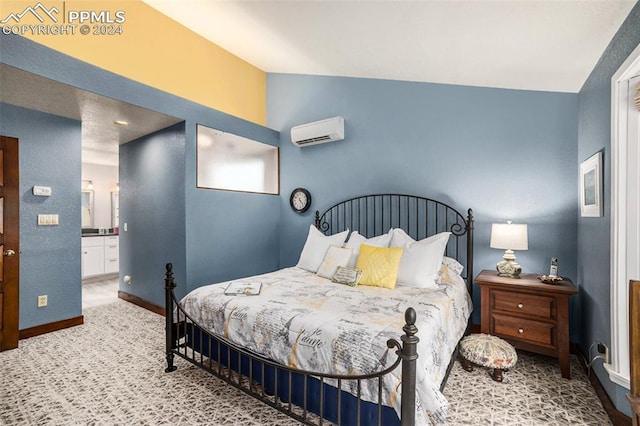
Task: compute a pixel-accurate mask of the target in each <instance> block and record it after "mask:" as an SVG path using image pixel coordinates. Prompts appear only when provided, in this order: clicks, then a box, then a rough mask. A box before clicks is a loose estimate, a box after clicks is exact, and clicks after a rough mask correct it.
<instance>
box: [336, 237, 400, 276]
mask: <svg viewBox="0 0 640 426" xmlns="http://www.w3.org/2000/svg"><path fill="white" fill-rule="evenodd" d="M389 242H391V229H390V230H389V232H387V233H386V234H382V235H379V236H377V237H373V238H365V237H363V236H362V235H360V234H359V233H358V231H353V232H352V233H351V236H350V237H349V241H347V244H345V245H344V246H345V247H348V248H351V249H353V254H352V255H351V260H349V265H348V267H349V268H351V269H353V268H355V267H356V262H357V261H358V255H359V254H360V245H362V244H366V245H368V246H374V247H389Z"/></svg>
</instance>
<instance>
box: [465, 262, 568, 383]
mask: <svg viewBox="0 0 640 426" xmlns="http://www.w3.org/2000/svg"><path fill="white" fill-rule="evenodd" d="M475 283H476V284H478V285H479V286H480V287H481V290H482V291H481V297H482V299H481V302H482V306H481V317H482V318H481V331H482V333H486V334H491V335H494V336H498V337H501V338H503V339H505V340H506V341H508V342H509V343H511V344H512V345H513V346H514V347H516V348H518V349H524V350H526V351H530V352H535V353H539V354H543V355H549V356H553V357H556V358H558V359H559V361H560V371H561V372H562V377H564V378H566V379H570V378H571V372H570V370H569V298H570V297H571V296H573V295H574V294H577V293H578V290H576V288H575V287H574V286H573V283H572V282H571V280H568V279H564V280H562V281H560V282H559V283H557V284H545V283H543V282H541V281H540V280H539V279H538V278H537V275H536V274H522V275H521V276H520V278H505V277H499V276H498V273H497V272H496V271H487V270H485V271H482V272H480V274H479V275H478V276H477V277H476V279H475Z"/></svg>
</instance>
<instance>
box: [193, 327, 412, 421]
mask: <svg viewBox="0 0 640 426" xmlns="http://www.w3.org/2000/svg"><path fill="white" fill-rule="evenodd" d="M186 331H187V333H186V345H187V346H188V347H190V348H192V349H193V350H194V351H196V352H198V353H200V354H202V355H203V356H205V357H207V358H209V359H211V360H213V361H216V362H218V363H219V364H221V365H222V366H225V367H227V368H229V369H231V370H233V371H236V372H238V373H240V374H241V375H243V376H245V377H250V378H251V380H253V381H255V382H257V383H259V384H261V385H262V387H263V389H264V392H265V393H266V394H267V395H277V397H278V398H279V399H280V401H282V403H283V404H287V403H289V402H291V403H292V404H294V405H296V406H298V407H300V408H301V409H303V410H304V409H306V411H308V412H310V413H314V414H316V415H318V416H321V417H322V418H323V419H325V420H328V421H330V422H332V423H334V424H338V425H341V426H361V425H367V426H368V425H377V424H380V425H384V426H396V425H398V426H399V425H400V420H399V419H398V415H397V414H396V412H395V410H394V409H393V408H391V407H388V406H382V407H381V410H379V407H378V405H377V404H374V403H371V402H367V401H360V402H358V399H357V398H356V397H355V396H353V395H351V394H350V393H348V392H345V391H341V392H340V397H339V399H338V389H337V388H335V387H333V386H330V385H328V384H326V383H321V381H320V380H319V379H316V378H315V377H309V376H307V377H306V392H307V397H306V404H305V398H304V388H305V376H303V375H301V374H297V373H291V372H289V371H286V370H283V369H280V368H276V367H273V366H271V365H265V364H263V363H262V362H261V361H259V360H250V359H249V357H248V356H246V355H241V354H239V353H238V352H237V351H236V350H234V349H232V348H230V347H229V346H227V345H225V344H224V343H220V344H219V345H218V343H215V342H214V343H212V344H211V345H210V344H209V336H208V335H207V334H206V333H203V332H201V331H200V330H199V329H198V327H197V326H194V325H193V324H188V325H187V330H186ZM194 335H195V338H194ZM209 352H211V353H209ZM238 360H240V362H238ZM263 367H264V368H263ZM214 369H215V368H214ZM263 370H264V371H263ZM374 380H377V379H374ZM321 389H323V392H321V391H320V390H321ZM321 394H322V398H321ZM321 400H322V403H321ZM338 401H339V403H338ZM358 403H359V404H360V422H359V423H358V418H357V412H358V410H357V407H358ZM338 416H339V417H340V419H339V420H338Z"/></svg>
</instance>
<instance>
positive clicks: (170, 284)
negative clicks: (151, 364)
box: [164, 263, 178, 373]
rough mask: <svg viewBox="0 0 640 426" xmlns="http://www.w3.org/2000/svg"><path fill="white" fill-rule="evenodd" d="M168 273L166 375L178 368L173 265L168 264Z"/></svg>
mask: <svg viewBox="0 0 640 426" xmlns="http://www.w3.org/2000/svg"><path fill="white" fill-rule="evenodd" d="M166 270H167V272H166V273H165V276H164V317H165V337H166V350H167V356H166V358H167V368H165V369H164V372H165V373H170V372H172V371H175V370H176V369H177V368H178V367H176V366H175V365H173V357H174V355H173V347H174V340H175V338H174V329H173V289H174V288H176V283H175V281H174V280H173V265H172V264H171V263H167V265H166Z"/></svg>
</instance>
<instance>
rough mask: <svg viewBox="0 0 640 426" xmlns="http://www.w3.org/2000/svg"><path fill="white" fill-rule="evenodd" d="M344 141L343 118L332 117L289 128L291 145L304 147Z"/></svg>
mask: <svg viewBox="0 0 640 426" xmlns="http://www.w3.org/2000/svg"><path fill="white" fill-rule="evenodd" d="M343 139H344V118H342V117H333V118H327V119H326V120H320V121H315V122H313V123H308V124H301V125H299V126H295V127H292V128H291V143H292V144H294V145H295V146H299V147H305V146H311V145H318V144H321V143H327V142H335V141H341V140H343Z"/></svg>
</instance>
